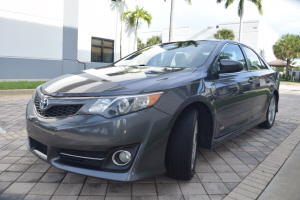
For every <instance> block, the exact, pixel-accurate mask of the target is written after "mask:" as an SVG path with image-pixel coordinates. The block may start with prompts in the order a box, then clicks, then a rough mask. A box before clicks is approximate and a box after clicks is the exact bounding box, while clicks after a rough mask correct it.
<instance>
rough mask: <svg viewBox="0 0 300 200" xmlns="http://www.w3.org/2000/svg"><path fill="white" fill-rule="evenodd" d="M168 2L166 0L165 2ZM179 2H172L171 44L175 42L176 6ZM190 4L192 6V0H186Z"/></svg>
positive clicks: (174, 0) (172, 0)
mask: <svg viewBox="0 0 300 200" xmlns="http://www.w3.org/2000/svg"><path fill="white" fill-rule="evenodd" d="M164 1H166V0H164ZM176 1H177V0H171V13H170V28H169V42H172V41H173V40H174V29H175V5H176ZM185 1H186V2H187V3H188V4H192V1H191V0H185Z"/></svg>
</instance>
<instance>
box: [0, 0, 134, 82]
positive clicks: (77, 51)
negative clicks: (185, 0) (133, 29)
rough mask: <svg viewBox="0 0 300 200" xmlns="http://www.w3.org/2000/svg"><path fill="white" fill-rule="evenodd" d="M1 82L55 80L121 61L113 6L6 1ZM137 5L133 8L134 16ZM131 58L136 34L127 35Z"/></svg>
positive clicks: (66, 0)
mask: <svg viewBox="0 0 300 200" xmlns="http://www.w3.org/2000/svg"><path fill="white" fill-rule="evenodd" d="M0 5H1V9H0V79H50V78H54V77H57V76H60V75H63V74H67V73H74V72H75V73H76V72H79V71H80V70H83V69H84V68H86V69H89V68H94V67H98V66H105V65H108V64H109V63H111V62H113V61H116V60H118V59H119V58H120V41H119V38H120V37H119V34H120V32H119V31H120V22H119V19H120V18H119V17H120V16H119V13H118V11H117V10H114V9H113V8H112V5H113V2H112V1H111V0H88V1H86V0H26V1H24V0H0ZM135 5H136V2H135V1H131V2H130V3H127V6H128V8H127V9H129V10H133V9H134V7H135ZM122 33H123V34H122V35H123V43H122V44H123V45H122V46H123V48H122V55H123V56H125V55H127V54H129V53H131V52H132V51H133V39H134V36H133V34H130V32H128V31H126V29H125V27H124V28H123V31H122Z"/></svg>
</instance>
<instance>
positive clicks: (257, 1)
mask: <svg viewBox="0 0 300 200" xmlns="http://www.w3.org/2000/svg"><path fill="white" fill-rule="evenodd" d="M222 1H226V3H225V8H226V9H227V8H228V6H230V5H231V4H232V3H233V2H234V0H217V3H221V2H222ZM249 1H251V2H252V3H254V4H255V5H256V7H257V8H258V12H259V14H261V15H262V14H263V11H262V6H261V0H249ZM244 2H245V0H239V5H238V15H239V17H240V30H239V42H241V41H242V30H243V16H244Z"/></svg>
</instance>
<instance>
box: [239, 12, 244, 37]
mask: <svg viewBox="0 0 300 200" xmlns="http://www.w3.org/2000/svg"><path fill="white" fill-rule="evenodd" d="M243 15H244V13H243V12H242V13H241V16H240V30H239V42H242V32H243Z"/></svg>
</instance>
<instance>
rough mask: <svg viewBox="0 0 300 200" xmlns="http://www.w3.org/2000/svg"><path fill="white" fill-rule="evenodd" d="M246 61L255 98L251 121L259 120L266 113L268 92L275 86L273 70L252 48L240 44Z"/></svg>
mask: <svg viewBox="0 0 300 200" xmlns="http://www.w3.org/2000/svg"><path fill="white" fill-rule="evenodd" d="M242 49H243V51H244V52H245V56H246V59H247V62H248V63H249V65H250V72H252V79H253V89H254V90H255V98H254V103H253V109H252V114H251V115H252V116H251V118H252V119H251V121H253V122H254V121H256V120H260V119H261V118H262V117H264V116H265V115H266V112H267V108H268V105H269V101H270V93H271V90H272V88H274V86H275V77H274V71H273V70H272V69H269V67H268V66H267V65H266V64H265V63H264V61H263V60H262V59H261V58H260V57H259V56H258V55H257V54H256V53H255V51H253V50H252V49H250V48H248V47H246V46H242Z"/></svg>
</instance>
